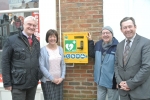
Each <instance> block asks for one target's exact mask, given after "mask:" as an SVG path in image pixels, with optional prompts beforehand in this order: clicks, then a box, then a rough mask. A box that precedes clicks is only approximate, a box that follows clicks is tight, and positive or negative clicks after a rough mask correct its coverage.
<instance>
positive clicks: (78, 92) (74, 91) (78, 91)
mask: <svg viewBox="0 0 150 100" xmlns="http://www.w3.org/2000/svg"><path fill="white" fill-rule="evenodd" d="M68 92H69V93H76V94H80V90H69V91H68Z"/></svg>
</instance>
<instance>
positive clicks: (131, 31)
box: [121, 20, 136, 39]
mask: <svg viewBox="0 0 150 100" xmlns="http://www.w3.org/2000/svg"><path fill="white" fill-rule="evenodd" d="M121 31H122V33H123V34H124V36H125V37H126V38H127V39H132V38H133V37H134V35H135V34H136V25H134V24H133V22H132V20H127V21H124V22H122V24H121Z"/></svg>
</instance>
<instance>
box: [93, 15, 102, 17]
mask: <svg viewBox="0 0 150 100" xmlns="http://www.w3.org/2000/svg"><path fill="white" fill-rule="evenodd" d="M93 18H103V16H102V15H93Z"/></svg>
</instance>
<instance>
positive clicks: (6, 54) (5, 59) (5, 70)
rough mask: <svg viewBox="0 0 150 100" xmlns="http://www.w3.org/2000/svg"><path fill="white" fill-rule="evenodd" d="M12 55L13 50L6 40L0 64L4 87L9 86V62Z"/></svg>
mask: <svg viewBox="0 0 150 100" xmlns="http://www.w3.org/2000/svg"><path fill="white" fill-rule="evenodd" d="M12 53H13V50H12V47H11V43H10V41H9V38H8V39H7V41H6V42H5V44H4V46H3V51H2V62H1V66H2V77H3V83H4V87H9V86H11V63H10V62H11V57H12Z"/></svg>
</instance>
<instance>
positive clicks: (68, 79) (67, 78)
mask: <svg viewBox="0 0 150 100" xmlns="http://www.w3.org/2000/svg"><path fill="white" fill-rule="evenodd" d="M67 75H68V74H67ZM65 81H73V78H70V77H66V78H65Z"/></svg>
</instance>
